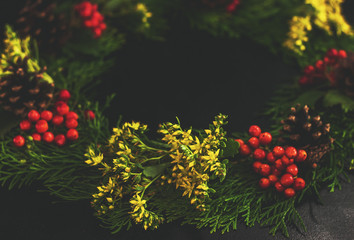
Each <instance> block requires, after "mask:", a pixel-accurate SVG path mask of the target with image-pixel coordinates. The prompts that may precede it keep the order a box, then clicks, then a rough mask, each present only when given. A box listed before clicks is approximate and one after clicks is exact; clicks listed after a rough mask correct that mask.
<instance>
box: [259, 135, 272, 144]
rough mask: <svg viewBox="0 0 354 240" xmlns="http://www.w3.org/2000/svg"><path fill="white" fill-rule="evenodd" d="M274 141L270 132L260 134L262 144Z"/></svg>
mask: <svg viewBox="0 0 354 240" xmlns="http://www.w3.org/2000/svg"><path fill="white" fill-rule="evenodd" d="M271 142H272V135H271V134H270V133H269V132H264V133H261V134H260V135H259V143H260V144H262V145H268V144H269V143H271Z"/></svg>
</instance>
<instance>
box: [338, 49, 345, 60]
mask: <svg viewBox="0 0 354 240" xmlns="http://www.w3.org/2000/svg"><path fill="white" fill-rule="evenodd" d="M338 57H339V58H346V57H347V52H346V51H344V50H339V51H338Z"/></svg>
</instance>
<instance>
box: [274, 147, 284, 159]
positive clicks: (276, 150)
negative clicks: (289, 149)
mask: <svg viewBox="0 0 354 240" xmlns="http://www.w3.org/2000/svg"><path fill="white" fill-rule="evenodd" d="M273 155H274V157H276V158H281V157H282V156H283V155H284V148H282V147H280V146H275V147H274V148H273Z"/></svg>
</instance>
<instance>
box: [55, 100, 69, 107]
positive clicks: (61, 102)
mask: <svg viewBox="0 0 354 240" xmlns="http://www.w3.org/2000/svg"><path fill="white" fill-rule="evenodd" d="M62 104H66V102H64V101H56V102H55V103H54V106H55V107H58V106H60V105H62Z"/></svg>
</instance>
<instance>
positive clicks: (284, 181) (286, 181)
mask: <svg viewBox="0 0 354 240" xmlns="http://www.w3.org/2000/svg"><path fill="white" fill-rule="evenodd" d="M280 183H281V185H283V186H284V187H290V186H291V185H292V184H293V183H294V177H293V175H291V174H290V173H285V174H284V175H283V176H282V177H281V178H280Z"/></svg>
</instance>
